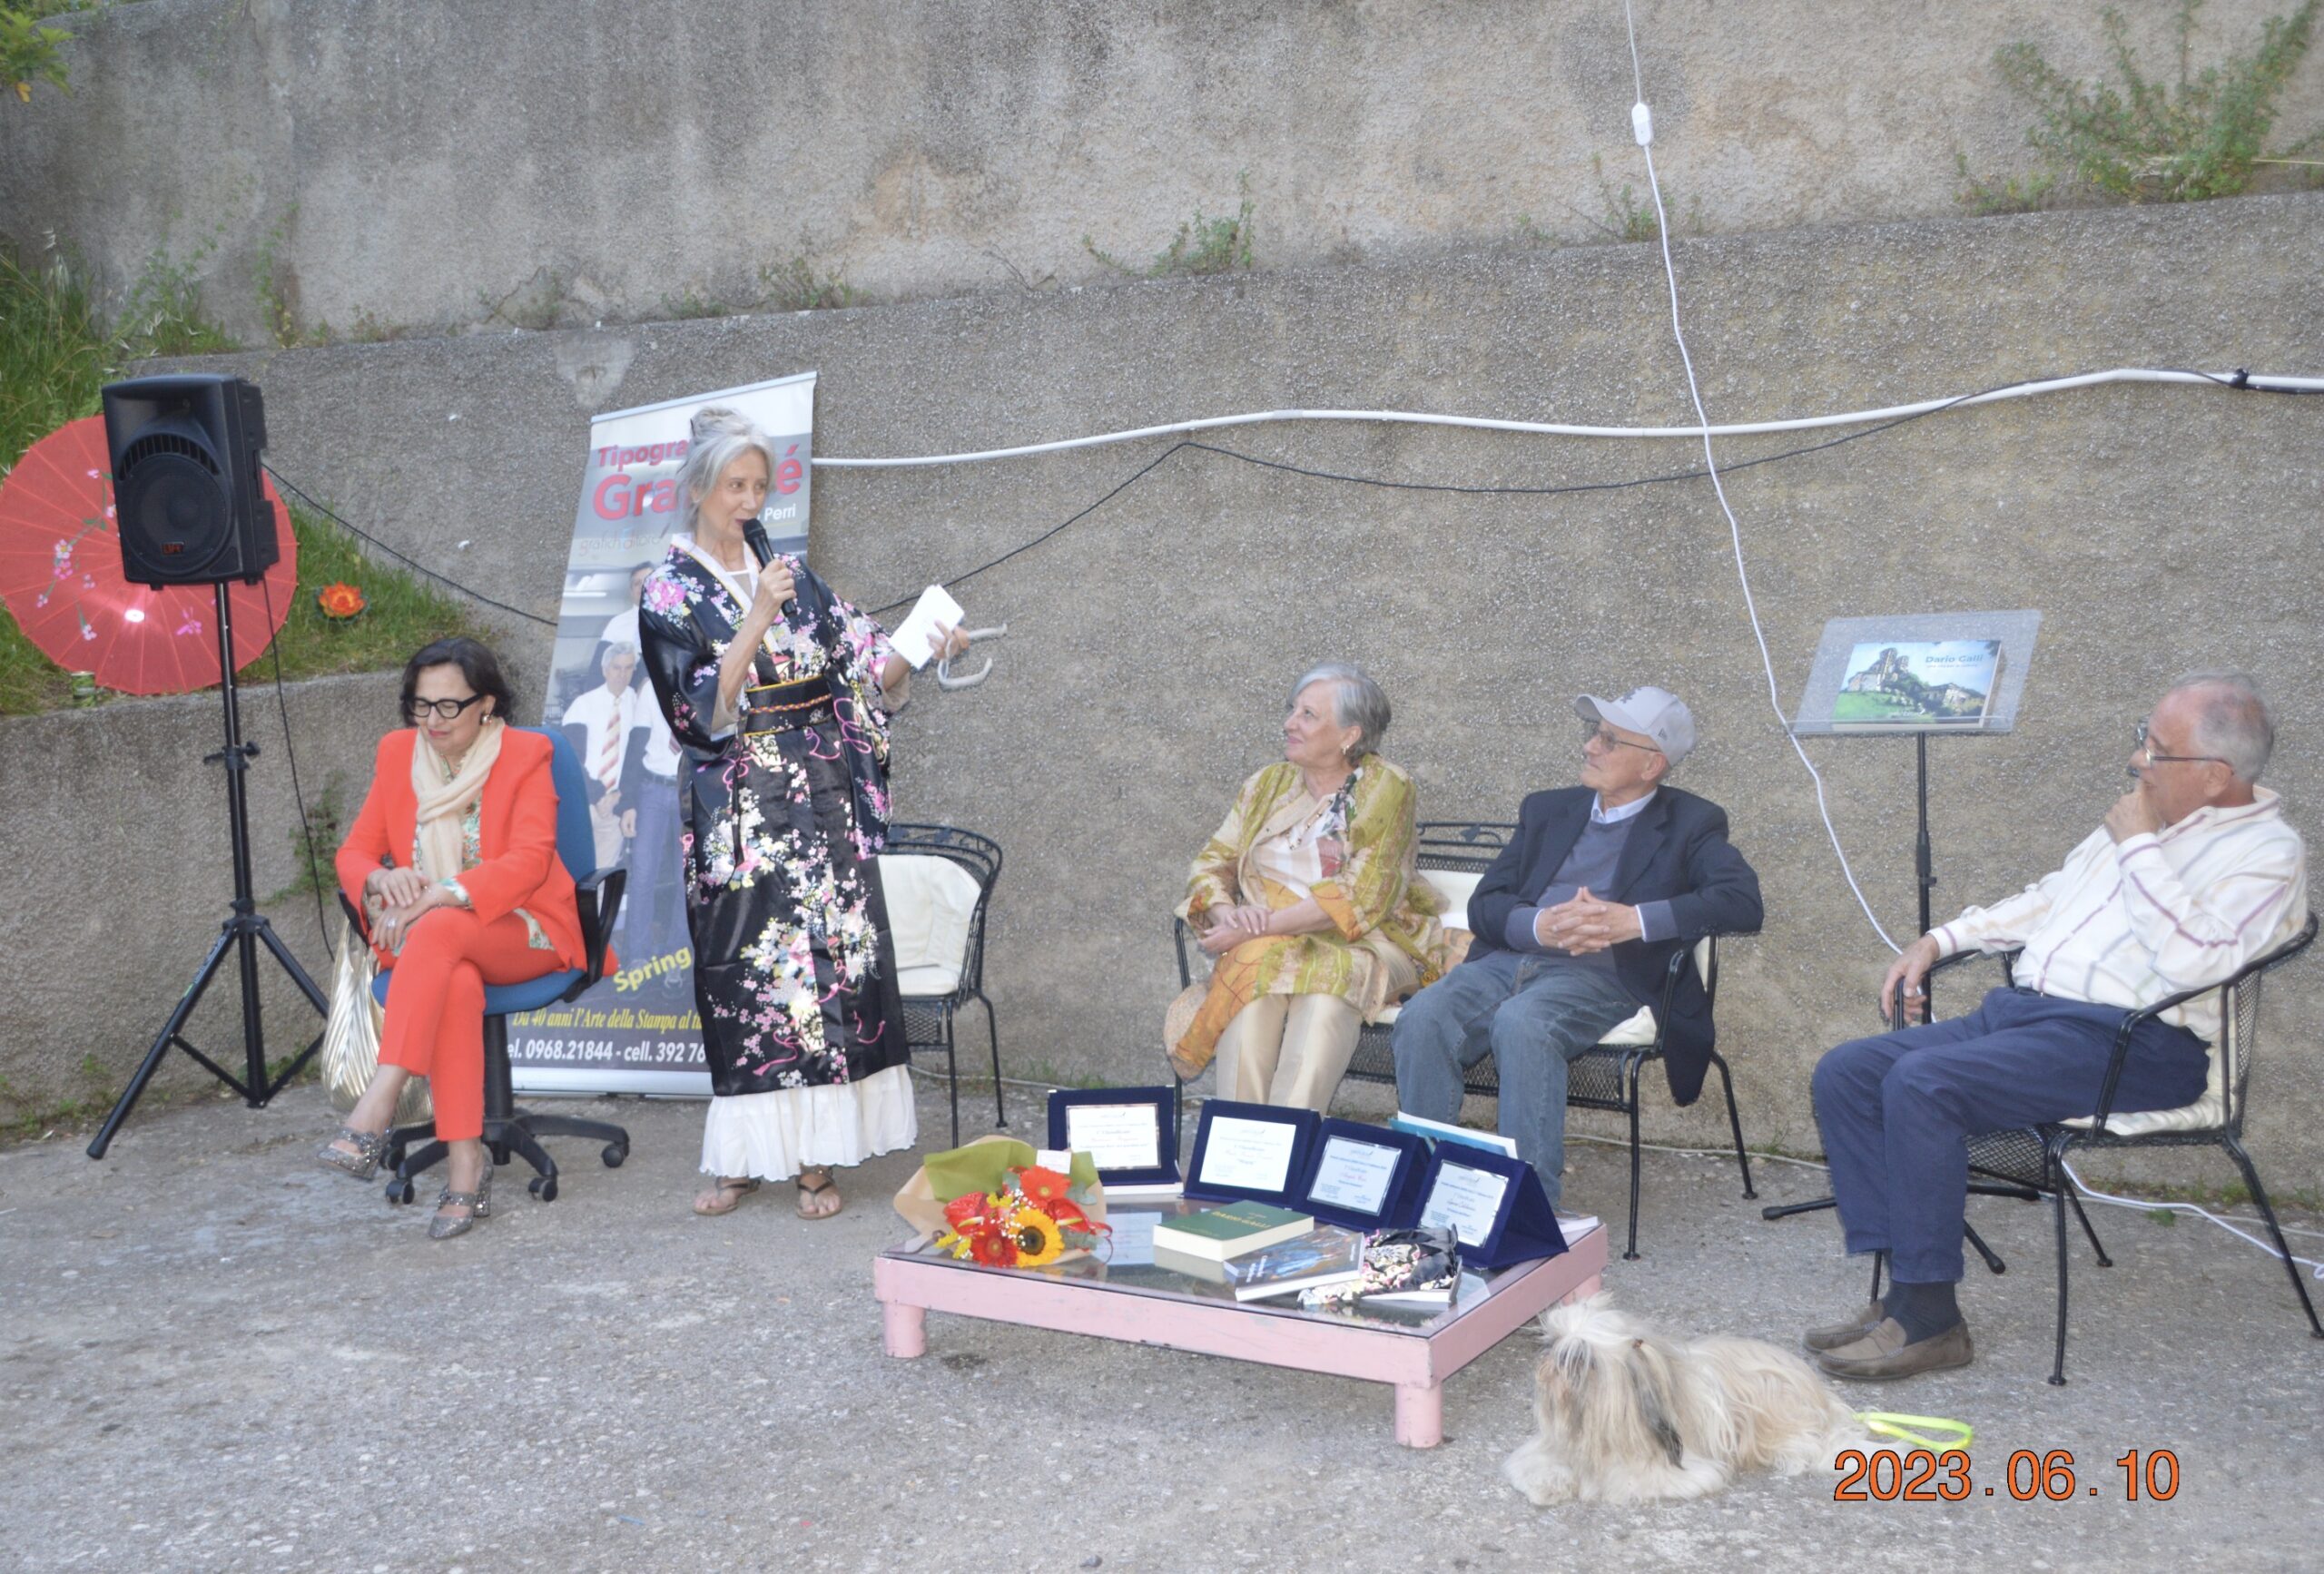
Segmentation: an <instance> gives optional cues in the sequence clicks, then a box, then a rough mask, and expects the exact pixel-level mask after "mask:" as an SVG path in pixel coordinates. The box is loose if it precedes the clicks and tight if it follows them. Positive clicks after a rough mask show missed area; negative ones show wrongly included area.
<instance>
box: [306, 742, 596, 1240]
mask: <svg viewBox="0 0 2324 1574" xmlns="http://www.w3.org/2000/svg"><path fill="white" fill-rule="evenodd" d="M523 730H525V731H527V732H532V731H539V732H541V734H542V736H544V737H546V738H547V739H548V741H549V747H550V754H549V769H550V773H551V775H552V777H553V778H554V780H555V781H556V799H557V803H556V855H557V857H558V858H559V859H560V860H562V861H564V864H565V868H566V872H567V873H568V874H570V875H572V877H573V888H574V894H575V897H576V903H575V905H576V908H577V909H578V910H579V913H580V919H581V943H582V947H583V951H584V954H585V959H586V966H583V967H579V968H574V969H566V970H563V971H559V972H554V973H550V974H548V975H547V976H546V977H544V978H538V979H529V980H527V982H525V983H521V984H488V985H487V986H486V987H485V991H484V1145H485V1146H486V1147H487V1149H489V1150H490V1153H491V1156H492V1162H493V1163H494V1164H495V1165H505V1164H507V1162H508V1159H509V1156H510V1155H512V1154H514V1155H517V1156H520V1157H522V1158H523V1159H524V1161H525V1162H526V1163H527V1164H528V1165H530V1166H533V1170H534V1172H535V1173H534V1176H533V1178H532V1180H531V1182H530V1183H529V1185H530V1189H531V1191H532V1194H533V1195H535V1196H537V1197H538V1198H540V1200H541V1201H543V1202H545V1203H553V1202H555V1201H556V1160H555V1159H553V1158H551V1157H550V1156H549V1154H548V1150H547V1148H545V1147H543V1146H541V1144H540V1139H541V1138H542V1137H545V1136H581V1137H587V1138H590V1139H591V1140H593V1141H596V1142H602V1143H604V1144H605V1145H606V1146H605V1148H604V1150H603V1152H602V1154H601V1156H602V1157H603V1158H604V1160H605V1162H606V1168H608V1169H619V1168H620V1167H621V1164H622V1161H623V1160H624V1159H625V1158H627V1157H628V1156H629V1133H628V1132H627V1131H625V1130H624V1129H623V1128H622V1127H620V1126H615V1125H613V1124H612V1123H610V1122H608V1121H603V1120H581V1119H577V1118H576V1117H571V1116H565V1115H537V1114H534V1113H531V1112H529V1111H527V1110H523V1109H519V1108H517V1098H516V1092H515V1089H514V1087H512V1086H511V1080H510V1076H509V1070H508V1018H509V1015H510V1014H511V1013H513V1012H523V1011H538V1010H544V1009H546V1008H548V1007H550V1006H553V1005H556V1004H557V1003H559V1002H561V1001H566V1000H573V999H578V998H579V997H580V996H581V994H582V992H583V991H584V990H586V989H588V988H589V987H590V986H591V985H593V984H595V983H596V982H597V981H598V980H599V979H602V978H604V977H605V976H606V941H607V940H608V939H610V938H611V937H612V935H613V932H614V920H615V919H616V918H618V917H619V916H620V914H621V898H622V890H623V888H624V887H625V885H626V884H627V883H628V880H629V871H627V870H625V869H605V870H601V869H599V868H597V866H596V833H595V832H594V831H592V830H591V829H590V825H589V809H588V798H587V793H586V788H587V785H588V778H587V775H586V772H583V770H582V768H581V757H580V755H579V754H577V753H575V751H574V748H573V745H572V743H570V742H569V741H567V740H566V738H565V737H564V736H563V735H562V734H561V733H554V732H548V731H546V730H543V729H535V728H526V729H523ZM339 900H340V906H341V907H342V908H344V909H346V910H347V915H348V917H349V918H350V920H353V922H354V925H355V930H356V933H357V934H358V935H359V936H360V937H362V939H363V941H364V943H365V944H369V940H370V929H369V924H368V923H367V921H366V920H365V917H364V913H363V910H361V909H360V908H359V907H357V906H356V905H355V904H354V903H352V902H350V901H349V900H347V894H346V893H345V892H344V891H342V892H340V898H339ZM388 983H389V974H387V973H384V972H383V973H381V974H379V977H378V979H376V980H374V982H373V984H372V994H373V997H374V998H375V999H378V1000H379V1003H380V1004H381V1005H383V1006H384V1005H386V1004H387V998H388ZM414 1144H418V1145H419V1147H418V1149H417V1151H413V1145H414ZM449 1151H450V1150H449V1149H448V1147H447V1146H446V1145H445V1144H443V1143H441V1142H438V1140H436V1123H435V1122H434V1121H432V1120H428V1121H423V1122H421V1123H419V1125H417V1126H397V1127H395V1128H394V1129H393V1130H391V1131H390V1132H389V1134H388V1154H387V1164H388V1169H389V1176H388V1183H387V1194H388V1201H389V1202H391V1203H408V1202H409V1201H411V1199H412V1196H413V1194H414V1191H415V1188H414V1186H413V1185H412V1180H413V1177H414V1176H418V1175H419V1174H420V1172H422V1171H423V1170H426V1169H428V1168H429V1167H430V1166H434V1165H436V1164H438V1163H439V1162H440V1161H441V1160H442V1159H443V1158H444V1156H446V1154H447V1153H448V1152H449Z"/></svg>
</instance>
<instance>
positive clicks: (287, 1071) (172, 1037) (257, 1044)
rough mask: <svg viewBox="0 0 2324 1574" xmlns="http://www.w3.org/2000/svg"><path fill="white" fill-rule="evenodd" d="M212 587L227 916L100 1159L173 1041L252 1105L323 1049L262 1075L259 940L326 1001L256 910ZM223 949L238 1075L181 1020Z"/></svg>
mask: <svg viewBox="0 0 2324 1574" xmlns="http://www.w3.org/2000/svg"><path fill="white" fill-rule="evenodd" d="M216 588H217V592H218V670H219V672H220V674H222V680H221V683H220V685H219V687H220V689H221V691H222V694H223V695H224V697H225V712H226V746H225V748H223V749H222V750H221V751H219V752H218V753H215V754H209V755H205V756H204V757H203V763H204V764H221V765H223V766H225V767H226V819H227V826H228V829H229V830H230V831H231V834H232V838H233V847H234V908H233V916H232V917H231V918H229V919H228V920H226V921H225V922H224V923H223V924H222V925H221V926H220V928H219V932H218V939H216V941H214V942H213V943H212V946H211V948H210V954H209V956H207V957H206V958H204V959H202V967H201V969H199V970H198V971H196V972H195V974H194V975H193V982H192V983H191V984H189V985H188V986H187V987H186V991H185V993H184V994H183V995H182V996H180V997H179V999H178V1003H177V1008H176V1009H174V1010H172V1012H171V1013H170V1019H169V1020H168V1021H167V1022H164V1023H163V1024H162V1030H161V1032H160V1033H159V1034H158V1035H156V1036H155V1038H154V1039H153V1048H151V1049H148V1050H147V1051H145V1058H144V1061H143V1063H142V1064H141V1065H139V1067H137V1075H135V1076H134V1077H131V1078H130V1079H129V1086H128V1087H125V1088H123V1090H122V1095H121V1097H120V1099H119V1101H118V1102H116V1103H115V1104H114V1105H113V1113H112V1114H110V1115H108V1116H106V1117H105V1123H104V1125H103V1126H102V1127H100V1128H99V1129H98V1132H97V1136H96V1140H95V1141H94V1142H92V1143H90V1144H89V1156H90V1157H91V1158H103V1157H104V1156H105V1149H106V1148H107V1147H108V1146H112V1143H113V1134H114V1133H115V1132H117V1131H119V1130H120V1129H121V1123H122V1122H123V1120H125V1119H127V1118H128V1117H129V1112H130V1110H131V1109H132V1108H133V1107H135V1106H136V1103H137V1099H138V1097H139V1095H141V1094H143V1092H144V1091H145V1085H146V1084H147V1083H149V1082H151V1081H152V1080H153V1073H154V1072H156V1071H158V1070H159V1069H161V1066H162V1059H163V1058H165V1057H166V1056H167V1055H168V1054H169V1052H170V1049H171V1048H172V1046H175V1047H176V1048H180V1049H182V1050H184V1051H185V1053H186V1054H187V1055H189V1056H191V1057H192V1058H193V1060H194V1062H195V1063H196V1064H198V1065H199V1066H201V1067H202V1069H204V1070H205V1071H208V1072H209V1073H210V1074H211V1075H212V1077H216V1078H217V1079H218V1080H219V1081H221V1082H222V1083H224V1084H225V1085H226V1086H227V1087H231V1088H232V1089H233V1090H234V1091H235V1092H236V1093H239V1094H241V1096H242V1102H243V1103H245V1104H247V1105H249V1106H250V1107H251V1108H252V1109H261V1108H264V1107H265V1106H266V1104H267V1102H268V1100H270V1099H271V1098H272V1097H274V1096H275V1095H276V1094H278V1093H280V1092H281V1091H282V1088H283V1087H284V1085H285V1084H287V1083H288V1082H289V1081H290V1080H291V1078H292V1077H296V1076H297V1075H298V1074H299V1071H300V1067H304V1066H305V1065H306V1064H307V1062H308V1060H310V1058H313V1056H314V1053H315V1051H316V1050H317V1049H319V1048H321V1047H322V1041H323V1037H322V1035H321V1034H320V1033H317V1034H316V1035H315V1038H314V1041H313V1042H312V1043H310V1044H309V1045H308V1046H307V1047H306V1048H305V1049H304V1050H302V1051H300V1055H299V1058H297V1059H295V1060H293V1061H291V1064H290V1065H288V1066H286V1067H283V1069H282V1074H281V1076H279V1077H271V1078H270V1077H268V1075H267V1069H266V1032H265V1028H264V1027H263V1025H262V1023H261V1018H260V1015H259V994H258V953H259V948H260V947H261V946H264V947H265V948H266V949H267V951H268V952H269V953H270V954H271V955H272V956H273V958H274V959H275V960H276V961H277V962H280V963H281V965H282V970H283V971H284V972H286V973H288V974H290V975H291V982H292V983H294V984H296V985H298V986H299V988H300V991H301V992H302V993H304V994H305V995H306V997H307V999H308V1001H309V1002H310V1004H312V1005H313V1007H314V1008H315V1009H316V1010H317V1011H319V1012H320V1013H321V1014H322V1015H323V1016H324V1017H325V1018H329V1017H330V1000H329V999H326V998H325V997H324V995H323V992H322V991H321V990H320V989H317V988H316V987H315V981H314V980H313V979H310V978H309V977H308V976H307V969H304V968H302V967H300V965H299V959H298V958H296V957H294V956H292V955H291V951H290V949H289V948H288V947H286V946H285V945H283V943H282V941H281V938H280V937H279V936H277V935H276V934H275V932H274V926H273V925H271V924H270V923H268V922H267V920H266V916H265V915H264V914H263V913H261V912H260V911H259V910H258V902H257V900H256V899H255V898H253V897H252V896H251V822H250V801H249V798H248V795H247V793H246V791H245V789H244V785H243V782H242V773H243V772H246V771H248V770H249V769H250V762H251V756H252V755H254V754H256V753H258V745H257V744H256V743H244V742H242V719H241V708H240V707H239V705H238V704H237V703H236V699H235V687H234V623H233V609H232V608H231V606H230V605H228V602H227V598H226V586H225V585H224V584H223V583H221V584H220V585H218V586H217V587H216ZM229 954H231V955H232V956H233V958H234V960H235V966H236V971H237V973H238V975H239V976H240V979H241V986H242V1057H243V1066H242V1075H241V1076H240V1077H236V1076H235V1075H234V1074H233V1073H231V1072H230V1071H228V1070H227V1069H226V1068H225V1067H222V1066H221V1065H219V1064H218V1063H217V1062H216V1061H215V1060H212V1059H211V1058H210V1057H208V1056H207V1055H204V1054H203V1053H202V1051H201V1050H199V1049H197V1048H194V1047H193V1046H192V1044H191V1043H189V1042H187V1040H186V1038H185V1025H186V1023H187V1021H188V1020H189V1019H190V1018H192V1015H193V1012H194V1008H196V1007H198V1006H200V1005H201V1004H202V996H203V994H204V993H206V992H207V991H208V989H209V988H210V986H211V984H212V981H213V980H215V979H217V977H218V974H219V971H220V969H222V968H223V967H224V966H225V962H226V959H227V957H228V955H229Z"/></svg>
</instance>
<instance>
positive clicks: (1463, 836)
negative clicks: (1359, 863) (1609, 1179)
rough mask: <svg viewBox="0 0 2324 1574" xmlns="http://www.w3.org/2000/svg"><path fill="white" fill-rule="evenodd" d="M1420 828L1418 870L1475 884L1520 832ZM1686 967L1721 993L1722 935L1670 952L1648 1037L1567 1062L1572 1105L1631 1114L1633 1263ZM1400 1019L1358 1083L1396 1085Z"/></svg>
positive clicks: (1362, 1042) (1739, 1135)
mask: <svg viewBox="0 0 2324 1574" xmlns="http://www.w3.org/2000/svg"><path fill="white" fill-rule="evenodd" d="M1417 829H1418V832H1419V850H1418V855H1417V859H1416V861H1417V863H1418V865H1419V867H1420V869H1421V870H1422V871H1423V872H1436V873H1449V874H1454V875H1468V876H1471V877H1472V879H1471V880H1470V882H1469V883H1470V885H1471V886H1473V885H1474V880H1473V877H1474V876H1476V875H1479V874H1482V873H1483V872H1484V871H1485V870H1486V869H1488V868H1489V867H1491V866H1492V861H1493V860H1494V859H1495V858H1497V857H1499V856H1500V854H1501V851H1502V849H1503V848H1504V847H1506V846H1508V845H1509V839H1510V838H1511V837H1512V836H1514V835H1516V833H1517V827H1515V826H1514V825H1507V824H1500V823H1492V822H1482V823H1463V822H1459V821H1423V823H1422V824H1421V825H1420V826H1419V827H1418V828H1417ZM1449 916H1452V917H1459V916H1462V915H1460V914H1452V915H1449ZM1174 934H1175V938H1176V939H1177V950H1178V982H1179V984H1180V986H1181V987H1182V988H1183V987H1184V986H1185V985H1187V984H1188V983H1190V982H1192V981H1193V978H1194V970H1193V967H1192V963H1191V960H1190V958H1189V956H1188V953H1187V945H1188V942H1189V940H1190V939H1192V937H1191V936H1190V935H1189V934H1188V932H1187V927H1186V924H1185V922H1184V921H1183V920H1180V921H1179V922H1178V923H1177V927H1176V930H1175V931H1174ZM1689 968H1695V969H1698V970H1699V975H1700V977H1701V979H1702V986H1703V992H1704V993H1705V994H1706V995H1707V996H1709V997H1710V999H1711V1000H1712V1001H1713V1003H1714V1004H1715V1003H1716V1001H1717V999H1718V937H1717V936H1715V935H1714V936H1709V937H1707V938H1706V939H1703V940H1701V941H1699V942H1698V943H1697V944H1695V945H1693V946H1689V947H1687V948H1686V949H1683V950H1680V951H1679V952H1678V953H1677V954H1676V955H1674V956H1673V957H1672V958H1671V959H1670V966H1669V971H1668V972H1667V973H1666V974H1665V975H1664V978H1663V983H1662V992H1661V995H1660V997H1659V999H1657V1000H1656V1002H1655V1008H1654V1010H1653V1013H1652V1015H1653V1028H1652V1034H1651V1037H1650V1038H1643V1039H1641V1040H1640V1041H1639V1042H1635V1043H1631V1042H1624V1041H1623V1040H1624V1039H1625V1038H1627V1037H1628V1035H1627V1034H1625V1033H1624V1032H1623V1031H1622V1030H1620V1029H1618V1030H1617V1031H1616V1033H1615V1035H1614V1036H1613V1038H1612V1040H1611V1041H1610V1042H1607V1043H1603V1044H1600V1045H1597V1046H1595V1047H1593V1048H1589V1049H1585V1050H1583V1051H1582V1052H1581V1054H1580V1055H1578V1056H1575V1057H1574V1058H1573V1059H1572V1060H1571V1062H1569V1064H1568V1067H1567V1071H1566V1100H1565V1101H1566V1107H1568V1108H1570V1109H1602V1110H1607V1111H1610V1112H1612V1113H1614V1114H1619V1115H1624V1116H1627V1117H1629V1119H1630V1243H1629V1244H1628V1246H1627V1247H1626V1248H1625V1249H1624V1251H1623V1253H1622V1256H1623V1258H1624V1260H1626V1261H1630V1262H1635V1261H1636V1260H1637V1259H1638V1254H1639V1252H1638V1215H1639V1196H1640V1163H1641V1159H1642V1155H1643V1151H1644V1150H1643V1147H1642V1146H1641V1144H1640V1138H1639V1102H1640V1101H1639V1087H1640V1076H1641V1074H1642V1073H1643V1071H1644V1070H1645V1068H1646V1067H1649V1066H1651V1065H1653V1064H1655V1063H1657V1062H1659V1060H1660V1059H1661V1058H1662V1055H1663V1024H1664V1023H1666V1022H1668V1021H1669V1018H1670V1001H1671V999H1673V997H1674V995H1675V993H1676V991H1677V989H1678V988H1679V980H1680V979H1682V978H1684V977H1685V974H1686V970H1687V969H1689ZM1395 1018H1396V1011H1395V1010H1394V1009H1393V1008H1392V1009H1391V1010H1390V1011H1388V1012H1387V1013H1386V1014H1385V1015H1384V1017H1383V1018H1382V1019H1381V1020H1380V1021H1378V1022H1376V1023H1366V1024H1365V1025H1364V1029H1363V1031H1362V1032H1361V1033H1359V1034H1358V1035H1357V1036H1356V1042H1355V1054H1354V1056H1353V1057H1352V1058H1350V1059H1349V1061H1348V1067H1347V1076H1348V1077H1353V1078H1354V1080H1356V1081H1358V1082H1371V1083H1384V1084H1386V1085H1387V1086H1389V1087H1394V1086H1395V1082H1396V1059H1395V1054H1394V1051H1393V1048H1392V1045H1391V1035H1392V1033H1393V1027H1394V1023H1395ZM1628 1026H1629V1025H1628V1024H1625V1027H1628ZM1711 1064H1713V1065H1714V1066H1716V1067H1718V1078H1719V1084H1720V1086H1721V1087H1722V1088H1723V1089H1724V1090H1725V1092H1726V1095H1727V1120H1728V1129H1729V1130H1730V1131H1731V1132H1732V1133H1733V1134H1734V1136H1735V1162H1736V1164H1737V1165H1738V1166H1739V1167H1740V1168H1741V1170H1742V1172H1743V1195H1745V1196H1747V1197H1757V1196H1758V1195H1759V1194H1758V1192H1757V1191H1755V1190H1753V1189H1752V1185H1751V1160H1750V1156H1749V1155H1748V1153H1746V1152H1745V1150H1744V1147H1743V1119H1742V1116H1741V1115H1740V1113H1739V1112H1738V1110H1737V1108H1736V1104H1735V1083H1734V1078H1733V1077H1732V1076H1731V1075H1730V1074H1729V1073H1728V1067H1727V1061H1726V1059H1725V1058H1723V1057H1722V1056H1720V1055H1719V1054H1718V1051H1716V1050H1713V1051H1712V1052H1711ZM1462 1081H1463V1085H1464V1090H1465V1091H1466V1092H1468V1093H1472V1094H1475V1095H1477V1096H1478V1097H1483V1098H1498V1097H1500V1095H1501V1080H1500V1077H1499V1074H1498V1072H1497V1070H1496V1067H1495V1066H1494V1062H1493V1058H1492V1056H1490V1055H1488V1056H1486V1057H1485V1058H1483V1059H1482V1060H1480V1061H1478V1062H1477V1063H1476V1064H1475V1065H1474V1066H1472V1067H1469V1069H1468V1072H1467V1074H1466V1075H1465V1077H1463V1079H1462ZM1180 1094H1181V1103H1182V1104H1183V1095H1184V1085H1183V1084H1181V1085H1180Z"/></svg>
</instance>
